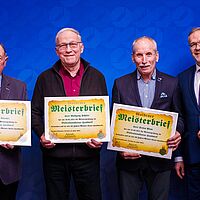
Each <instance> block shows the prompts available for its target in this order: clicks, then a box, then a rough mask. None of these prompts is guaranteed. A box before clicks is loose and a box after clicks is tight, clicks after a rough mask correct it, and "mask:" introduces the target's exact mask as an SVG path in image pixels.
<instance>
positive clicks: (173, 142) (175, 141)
mask: <svg viewBox="0 0 200 200" xmlns="http://www.w3.org/2000/svg"><path fill="white" fill-rule="evenodd" d="M180 142H181V134H180V133H179V132H178V131H176V133H175V135H174V136H173V137H171V138H169V139H168V140H167V145H168V147H169V148H172V151H175V150H176V149H177V148H178V145H179V143H180Z"/></svg>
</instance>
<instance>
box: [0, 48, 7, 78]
mask: <svg viewBox="0 0 200 200" xmlns="http://www.w3.org/2000/svg"><path fill="white" fill-rule="evenodd" d="M7 60H8V56H7V55H6V54H5V52H4V49H3V48H2V46H1V45H0V74H2V71H3V69H4V67H5V66H6V62H7Z"/></svg>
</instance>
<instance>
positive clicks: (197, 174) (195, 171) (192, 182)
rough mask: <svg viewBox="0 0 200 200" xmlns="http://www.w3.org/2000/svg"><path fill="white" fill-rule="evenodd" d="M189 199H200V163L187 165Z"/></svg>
mask: <svg viewBox="0 0 200 200" xmlns="http://www.w3.org/2000/svg"><path fill="white" fill-rule="evenodd" d="M186 186H187V199H188V200H194V199H195V200H200V164H195V165H189V166H188V165H187V166H186Z"/></svg>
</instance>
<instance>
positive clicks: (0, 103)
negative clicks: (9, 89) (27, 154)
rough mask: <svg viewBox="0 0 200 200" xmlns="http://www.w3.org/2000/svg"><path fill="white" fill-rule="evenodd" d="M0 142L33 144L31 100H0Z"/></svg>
mask: <svg viewBox="0 0 200 200" xmlns="http://www.w3.org/2000/svg"><path fill="white" fill-rule="evenodd" d="M0 144H11V145H16V146H31V104H30V101H13V100H0Z"/></svg>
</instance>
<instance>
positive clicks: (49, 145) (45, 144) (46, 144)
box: [40, 134, 56, 149]
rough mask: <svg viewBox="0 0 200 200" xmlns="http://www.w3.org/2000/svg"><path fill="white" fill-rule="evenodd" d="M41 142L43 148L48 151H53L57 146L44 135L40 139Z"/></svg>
mask: <svg viewBox="0 0 200 200" xmlns="http://www.w3.org/2000/svg"><path fill="white" fill-rule="evenodd" d="M40 142H41V144H42V146H43V147H45V148H47V149H51V148H53V147H55V146H56V144H54V143H52V142H51V141H50V140H46V138H45V136H44V134H42V136H41V137H40Z"/></svg>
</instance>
